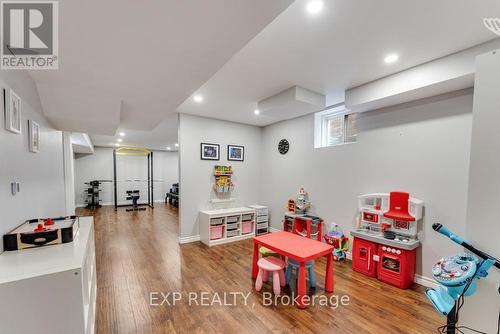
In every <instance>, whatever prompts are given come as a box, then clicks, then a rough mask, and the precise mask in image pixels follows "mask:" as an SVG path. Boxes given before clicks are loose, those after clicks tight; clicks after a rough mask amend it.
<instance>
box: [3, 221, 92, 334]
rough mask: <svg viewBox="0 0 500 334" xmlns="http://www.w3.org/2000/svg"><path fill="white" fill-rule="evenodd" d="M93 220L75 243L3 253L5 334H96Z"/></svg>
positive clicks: (83, 227)
mask: <svg viewBox="0 0 500 334" xmlns="http://www.w3.org/2000/svg"><path fill="white" fill-rule="evenodd" d="M96 290H97V285H96V266H95V248H94V229H93V218H92V217H81V218H80V229H79V231H78V234H77V235H76V238H75V240H74V241H73V242H70V243H67V244H61V245H52V246H45V247H40V248H33V249H27V250H21V251H13V252H3V253H2V254H0V333H16V334H25V333H26V334H28V333H29V334H32V333H38V334H45V333H47V334H49V333H50V334H53V333H75V334H80V333H81V334H92V333H94V323H95V301H96V292H97V291H96Z"/></svg>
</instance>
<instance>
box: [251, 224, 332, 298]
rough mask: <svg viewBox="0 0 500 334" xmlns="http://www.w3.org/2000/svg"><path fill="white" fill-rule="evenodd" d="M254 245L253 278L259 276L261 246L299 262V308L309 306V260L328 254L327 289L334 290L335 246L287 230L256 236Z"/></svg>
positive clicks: (327, 290) (328, 290)
mask: <svg viewBox="0 0 500 334" xmlns="http://www.w3.org/2000/svg"><path fill="white" fill-rule="evenodd" d="M253 245H254V246H253V262H252V278H256V277H257V272H258V270H259V268H258V267H257V261H258V260H259V247H260V246H263V247H266V248H268V249H270V250H273V251H275V252H276V253H278V254H280V255H283V256H286V257H289V258H291V259H294V260H295V261H297V262H299V264H300V267H299V275H298V276H299V279H298V280H299V282H298V286H297V295H298V298H297V306H298V307H299V308H306V307H307V305H306V303H305V300H304V298H305V297H306V296H307V295H306V268H305V263H306V262H307V261H311V260H314V259H316V258H318V257H321V256H326V259H327V261H326V273H325V291H326V292H333V256H332V251H333V246H331V245H328V244H325V243H322V242H319V241H316V240H312V239H308V238H304V237H301V236H300V235H296V234H293V233H290V232H285V231H282V232H276V233H270V234H266V235H261V236H258V237H254V238H253Z"/></svg>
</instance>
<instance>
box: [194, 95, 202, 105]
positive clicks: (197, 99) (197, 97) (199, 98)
mask: <svg viewBox="0 0 500 334" xmlns="http://www.w3.org/2000/svg"><path fill="white" fill-rule="evenodd" d="M193 99H194V100H195V101H196V102H198V103H200V102H203V96H201V95H195V96H194V98H193Z"/></svg>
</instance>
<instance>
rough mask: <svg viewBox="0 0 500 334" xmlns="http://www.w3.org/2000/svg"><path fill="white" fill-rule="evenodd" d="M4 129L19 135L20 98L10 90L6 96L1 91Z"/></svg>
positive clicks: (20, 128) (4, 92)
mask: <svg viewBox="0 0 500 334" xmlns="http://www.w3.org/2000/svg"><path fill="white" fill-rule="evenodd" d="M3 97H4V115H5V129H7V130H9V131H10V132H13V133H17V134H19V133H21V131H22V127H21V98H20V97H19V96H18V95H17V94H16V93H14V91H13V90H12V89H11V90H10V91H9V93H8V94H7V92H6V90H5V89H4V90H3Z"/></svg>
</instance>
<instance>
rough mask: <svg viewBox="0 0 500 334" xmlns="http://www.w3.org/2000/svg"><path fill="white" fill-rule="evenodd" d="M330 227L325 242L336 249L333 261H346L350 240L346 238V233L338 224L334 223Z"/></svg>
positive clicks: (333, 253)
mask: <svg viewBox="0 0 500 334" xmlns="http://www.w3.org/2000/svg"><path fill="white" fill-rule="evenodd" d="M330 227H331V228H330V230H329V231H328V232H327V234H326V235H325V236H324V238H325V241H326V243H327V244H329V245H332V246H333V247H334V248H333V251H332V255H333V259H334V260H335V261H345V260H346V255H345V254H346V252H347V251H348V250H349V238H347V237H346V236H344V232H343V231H342V228H340V226H339V225H338V224H336V223H332V224H331V225H330Z"/></svg>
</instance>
